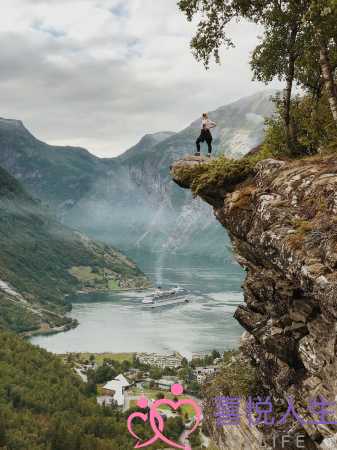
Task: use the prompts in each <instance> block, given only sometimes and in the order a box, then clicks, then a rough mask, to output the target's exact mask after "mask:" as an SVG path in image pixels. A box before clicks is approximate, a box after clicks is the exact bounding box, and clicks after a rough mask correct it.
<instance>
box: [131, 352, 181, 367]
mask: <svg viewBox="0 0 337 450" xmlns="http://www.w3.org/2000/svg"><path fill="white" fill-rule="evenodd" d="M136 358H137V359H138V361H139V362H140V363H141V364H146V365H148V366H152V367H159V368H160V369H164V368H165V367H170V368H171V369H177V368H179V367H181V365H182V360H183V357H182V356H181V355H180V353H177V352H174V353H167V354H160V353H137V355H136Z"/></svg>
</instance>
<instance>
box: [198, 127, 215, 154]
mask: <svg viewBox="0 0 337 450" xmlns="http://www.w3.org/2000/svg"><path fill="white" fill-rule="evenodd" d="M205 141H206V143H207V145H208V153H209V154H211V153H212V141H213V138H212V135H211V132H210V131H209V130H201V134H200V136H199V137H198V139H197V140H196V146H197V153H200V144H201V143H202V142H205Z"/></svg>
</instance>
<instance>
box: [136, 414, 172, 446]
mask: <svg viewBox="0 0 337 450" xmlns="http://www.w3.org/2000/svg"><path fill="white" fill-rule="evenodd" d="M156 418H157V419H158V424H159V425H158V426H159V430H160V431H163V430H164V420H163V418H162V417H161V415H160V414H157V415H156ZM134 419H141V420H142V421H143V422H144V423H146V422H147V419H148V414H143V413H141V412H135V413H133V414H131V415H130V416H129V417H128V430H129V433H130V434H131V436H133V437H134V438H135V439H138V442H137V443H136V445H135V448H143V447H149V446H150V445H152V444H154V443H155V442H156V441H157V440H158V436H157V435H156V434H155V435H154V436H153V437H152V438H151V439H149V440H148V441H146V442H143V443H142V439H141V438H140V436H138V435H137V434H136V433H135V432H134V431H133V428H132V427H133V421H134ZM156 426H157V424H156Z"/></svg>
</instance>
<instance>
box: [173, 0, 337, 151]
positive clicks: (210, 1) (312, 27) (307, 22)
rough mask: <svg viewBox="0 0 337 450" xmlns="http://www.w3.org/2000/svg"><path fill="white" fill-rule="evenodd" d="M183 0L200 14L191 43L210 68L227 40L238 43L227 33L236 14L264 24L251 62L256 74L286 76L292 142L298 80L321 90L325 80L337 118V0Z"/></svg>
mask: <svg viewBox="0 0 337 450" xmlns="http://www.w3.org/2000/svg"><path fill="white" fill-rule="evenodd" d="M178 6H179V8H180V10H181V11H182V12H183V13H184V14H185V15H186V16H187V19H188V20H189V21H192V20H193V18H194V17H196V16H197V17H200V19H199V23H198V25H197V32H196V34H195V36H194V37H193V39H192V42H191V47H192V51H193V53H194V55H195V57H196V58H197V60H199V61H202V62H203V63H204V65H205V67H206V68H208V67H209V63H210V59H211V57H212V56H213V57H214V58H215V61H216V62H219V61H220V54H219V51H220V48H221V47H222V46H225V47H227V48H229V47H233V46H234V43H233V41H232V39H231V37H230V36H229V35H228V33H227V26H228V24H229V23H230V22H231V21H232V20H235V19H242V18H243V19H246V20H249V21H252V22H254V23H257V24H259V25H262V26H263V27H264V34H263V36H262V39H261V42H260V44H259V45H258V46H257V47H256V48H255V50H254V52H253V56H252V59H251V61H250V63H251V66H252V69H253V72H254V77H255V78H256V79H259V80H261V81H264V82H266V83H268V82H270V81H271V80H272V79H274V78H278V79H279V80H283V81H285V82H286V89H285V90H284V99H283V101H284V124H285V128H286V134H287V141H288V145H289V146H291V145H292V143H293V140H294V139H295V137H296V136H295V133H294V130H293V129H292V126H291V125H292V123H291V96H292V90H293V84H294V82H297V83H298V84H300V85H301V86H302V87H304V88H305V89H307V90H308V91H310V92H312V91H314V90H315V92H316V93H317V92H319V93H320V92H321V90H322V86H324V87H325V90H326V92H327V96H328V99H329V105H330V109H331V113H332V116H333V118H334V121H335V123H337V90H336V85H335V79H334V69H335V67H336V64H335V61H336V52H337V3H336V0H309V1H308V0H286V1H283V0H222V1H221V0H217V1H214V0H180V1H179V2H178ZM317 75H318V77H317ZM317 78H318V80H317Z"/></svg>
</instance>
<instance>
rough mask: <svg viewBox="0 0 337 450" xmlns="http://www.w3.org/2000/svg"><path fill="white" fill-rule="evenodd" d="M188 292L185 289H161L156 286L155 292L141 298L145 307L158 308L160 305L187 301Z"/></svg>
mask: <svg viewBox="0 0 337 450" xmlns="http://www.w3.org/2000/svg"><path fill="white" fill-rule="evenodd" d="M188 302H189V293H188V291H187V290H186V289H183V288H181V287H176V288H174V289H168V290H163V289H161V288H158V289H157V290H156V292H155V293H154V294H152V295H150V296H148V297H146V298H144V300H143V302H142V303H143V306H144V307H145V308H159V307H161V306H169V305H175V304H179V303H188Z"/></svg>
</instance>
